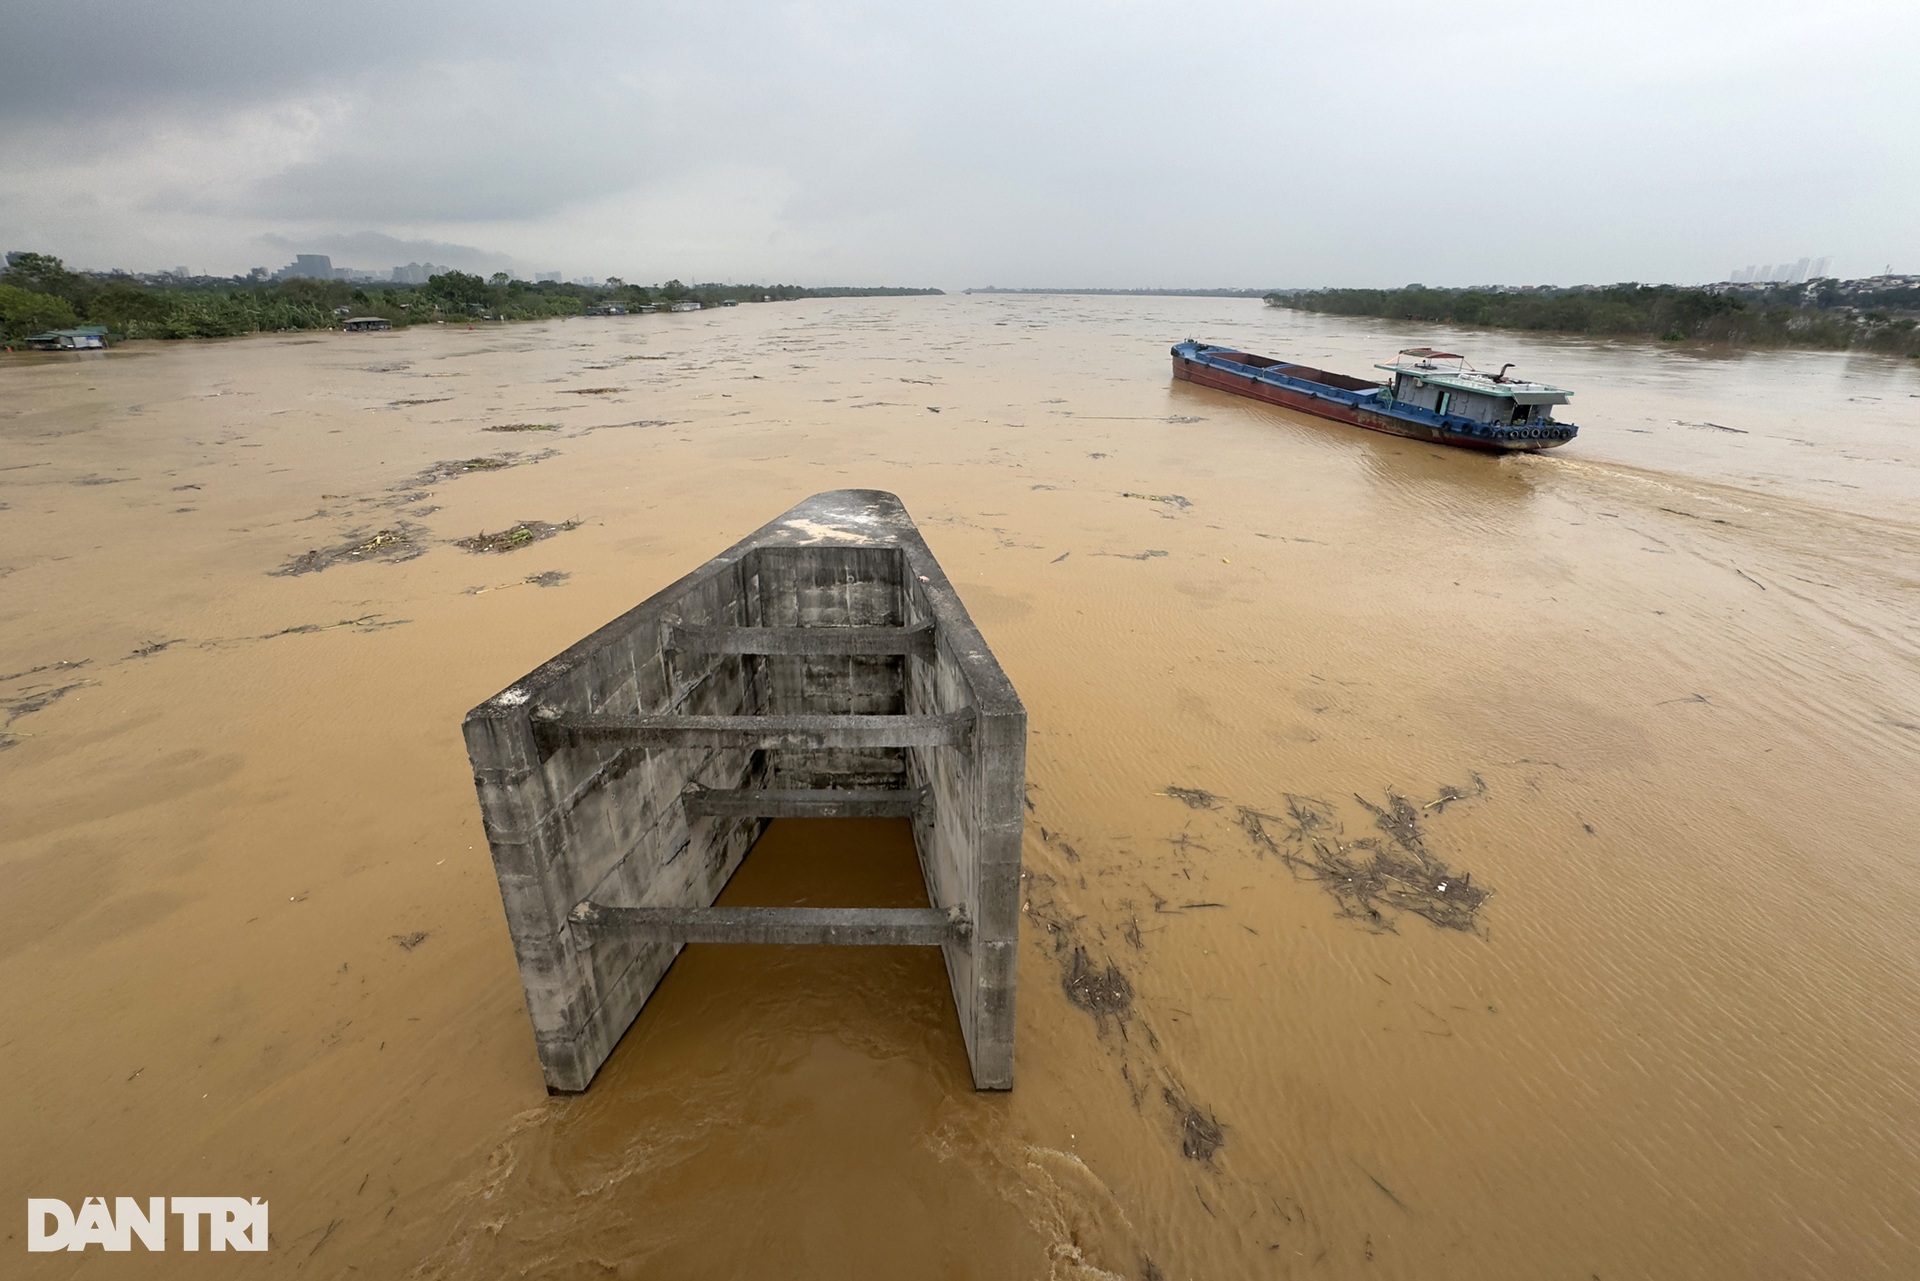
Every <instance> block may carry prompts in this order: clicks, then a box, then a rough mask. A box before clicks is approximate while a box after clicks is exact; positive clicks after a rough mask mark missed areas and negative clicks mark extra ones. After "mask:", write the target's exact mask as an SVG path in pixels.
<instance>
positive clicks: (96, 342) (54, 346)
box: [27, 325, 107, 351]
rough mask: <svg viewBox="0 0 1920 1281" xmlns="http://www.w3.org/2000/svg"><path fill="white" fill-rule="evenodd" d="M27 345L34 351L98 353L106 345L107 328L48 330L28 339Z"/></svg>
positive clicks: (84, 327) (96, 326) (90, 327)
mask: <svg viewBox="0 0 1920 1281" xmlns="http://www.w3.org/2000/svg"><path fill="white" fill-rule="evenodd" d="M27 345H28V346H29V347H32V348H33V349H34V350H35V351H99V350H100V349H101V348H103V347H105V346H106V345H107V327H106V326H105V325H80V326H78V327H77V328H74V329H49V330H48V331H47V332H46V333H44V334H34V335H32V336H31V337H29V338H28V339H27Z"/></svg>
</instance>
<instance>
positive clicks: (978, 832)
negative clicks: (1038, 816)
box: [906, 534, 1027, 1090]
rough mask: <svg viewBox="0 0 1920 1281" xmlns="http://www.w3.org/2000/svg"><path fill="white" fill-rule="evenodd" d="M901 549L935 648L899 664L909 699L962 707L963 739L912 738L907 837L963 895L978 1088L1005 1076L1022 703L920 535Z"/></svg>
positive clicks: (967, 1014)
mask: <svg viewBox="0 0 1920 1281" xmlns="http://www.w3.org/2000/svg"><path fill="white" fill-rule="evenodd" d="M915 544H916V545H910V546H909V547H908V548H907V549H906V555H907V567H908V570H909V575H908V579H907V619H908V621H909V622H919V621H922V620H923V619H928V618H931V619H932V620H933V622H934V624H935V628H934V634H935V636H936V638H937V648H936V651H935V659H934V661H933V662H931V663H925V662H915V663H913V664H912V665H911V666H910V667H909V669H908V680H907V711H908V712H909V713H930V712H950V711H957V710H960V709H961V708H971V709H972V710H973V712H974V716H975V720H974V725H973V735H972V740H971V742H970V743H969V744H968V745H967V747H966V748H965V749H963V750H955V749H951V748H947V749H941V748H935V749H931V750H920V749H909V751H908V753H907V762H908V770H909V778H910V780H911V782H912V783H913V785H915V786H922V787H925V788H927V790H928V792H929V794H930V796H931V798H932V800H931V803H930V804H928V805H927V806H926V807H925V808H923V809H922V810H921V811H920V813H919V814H918V815H917V816H916V818H915V822H914V843H915V845H916V846H917V847H918V849H919V852H920V866H921V870H922V872H924V873H925V875H926V880H927V892H928V894H929V895H930V896H931V898H932V901H933V902H934V903H935V904H943V903H964V904H966V905H967V911H968V915H969V916H970V918H971V919H972V921H973V925H974V928H973V935H972V937H971V938H970V939H968V940H966V941H965V942H953V943H948V944H947V945H946V946H945V947H944V948H943V949H942V951H943V952H944V954H945V957H946V962H947V976H948V978H949V980H950V981H951V983H952V985H953V1003H954V1007H955V1009H956V1011H957V1012H958V1014H959V1016H960V1030H961V1032H962V1034H963V1035H964V1036H965V1037H966V1040H967V1056H968V1058H969V1060H970V1061H971V1063H972V1066H973V1083H974V1086H975V1088H976V1089H982V1090H1006V1089H1011V1088H1013V1020H1014V977H1015V962H1016V959H1017V956H1016V953H1017V950H1018V944H1019V934H1020V840H1021V831H1022V828H1023V825H1024V823H1025V819H1026V799H1027V792H1026V778H1027V713H1026V708H1024V707H1023V706H1022V705H1021V703H1020V698H1019V696H1018V695H1017V694H1015V693H1014V690H1013V685H1012V683H1011V682H1010V681H1008V680H1007V677H1006V673H1004V672H1002V671H1001V670H1000V665H999V663H998V662H996V661H995V660H994V657H993V654H992V652H991V651H989V650H988V649H987V643H986V641H985V639H983V638H982V637H981V635H980V632H979V629H978V628H976V627H975V626H974V625H973V620H972V619H971V618H970V617H968V615H967V611H966V607H965V606H964V605H962V604H961V603H960V598H959V596H958V595H956V594H955V593H954V591H953V586H952V584H951V583H949V582H948V581H947V577H946V575H945V573H943V572H942V571H941V569H940V566H939V564H938V563H937V562H935V561H934V559H933V556H932V555H931V554H930V553H929V552H928V551H927V550H926V545H925V544H924V543H919V542H918V536H917V534H916V536H915Z"/></svg>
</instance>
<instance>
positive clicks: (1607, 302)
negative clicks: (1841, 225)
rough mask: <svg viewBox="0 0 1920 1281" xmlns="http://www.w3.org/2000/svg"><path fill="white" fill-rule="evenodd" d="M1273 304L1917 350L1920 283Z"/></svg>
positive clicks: (1588, 330) (1363, 293)
mask: <svg viewBox="0 0 1920 1281" xmlns="http://www.w3.org/2000/svg"><path fill="white" fill-rule="evenodd" d="M1267 301H1268V302H1269V303H1271V304H1273V305H1274V306H1278V307H1290V308H1292V309H1294V310H1296V311H1314V312H1324V313H1326V314H1328V315H1335V316H1382V317H1386V318H1388V319H1392V320H1415V321H1444V322H1446V323H1448V324H1455V325H1482V326H1486V327H1487V328H1490V329H1532V330H1543V331H1550V332H1554V333H1572V334H1594V335H1605V336H1610V337H1642V338H1654V339H1659V340H1661V341H1663V342H1710V343H1728V344H1735V345H1741V346H1754V347H1819V348H1825V349H1828V350H1864V351H1878V352H1887V353H1890V354H1894V355H1901V356H1913V357H1920V326H1917V325H1916V319H1915V316H1914V315H1912V314H1909V315H1905V316H1902V315H1899V314H1897V313H1898V312H1899V311H1900V310H1909V311H1912V310H1914V309H1920V287H1914V286H1910V285H1905V284H1890V285H1889V286H1887V287H1876V286H1875V284H1874V282H1867V281H1837V280H1817V281H1814V282H1812V283H1810V284H1806V285H1761V286H1752V287H1741V288H1737V289H1726V288H1721V289H1695V288H1688V287H1685V286H1680V285H1641V284H1631V283H1629V284H1623V285H1608V286H1605V287H1602V288H1587V287H1582V288H1577V289H1529V290H1518V291H1511V292H1509V291H1505V290H1498V291H1496V290H1490V289H1429V288H1427V287H1426V286H1424V285H1408V286H1407V287H1406V288H1404V289H1316V290H1313V291H1310V292H1302V293H1292V294H1281V293H1273V294H1268V295H1267Z"/></svg>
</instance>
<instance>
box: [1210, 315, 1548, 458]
mask: <svg viewBox="0 0 1920 1281" xmlns="http://www.w3.org/2000/svg"><path fill="white" fill-rule="evenodd" d="M1443 362H1451V363H1450V364H1449V363H1443ZM1374 368H1376V369H1382V370H1385V371H1386V372H1387V373H1388V374H1389V375H1391V377H1390V378H1389V379H1388V380H1387V381H1385V382H1374V381H1369V380H1368V379H1364V378H1354V377H1352V376H1350V375H1348V374H1336V373H1329V372H1328V371H1326V370H1324V369H1314V368H1312V367H1311V366H1308V365H1294V364H1289V363H1287V362H1286V361H1283V360H1274V359H1273V358H1271V357H1269V356H1255V355H1252V354H1250V353H1248V352H1244V351H1235V350H1233V349H1232V348H1230V347H1215V346H1211V345H1209V344H1207V343H1202V342H1194V341H1188V342H1183V343H1180V344H1178V345H1177V346H1175V347H1174V349H1173V375H1174V377H1176V378H1184V379H1186V380H1187V381H1189V382H1194V383H1198V384H1200V385H1201V386H1202V387H1212V388H1214V389H1216V390H1218V391H1230V392H1232V393H1234V394H1235V395H1238V396H1250V397H1252V398H1253V399H1255V400H1264V401H1266V402H1267V403H1268V404H1270V405H1280V406H1282V407H1284V408H1287V409H1297V410H1299V411H1300V412H1302V413H1307V414H1316V415H1318V416H1319V417H1321V418H1331V419H1333V420H1335V421H1336V422H1343V423H1351V424H1352V425H1353V426H1355V427H1365V428H1367V429H1368V430H1370V431H1383V432H1386V433H1388V434H1389V435H1393V436H1405V437H1408V438H1409V439H1412V440H1429V441H1432V442H1434V443H1435V444H1439V445H1458V446H1460V447H1462V448H1465V449H1484V450H1490V451H1498V452H1502V453H1512V452H1529V451H1536V450H1542V449H1552V448H1553V447H1554V446H1556V445H1564V444H1566V443H1567V442H1568V441H1570V440H1572V439H1573V438H1574V437H1575V436H1576V435H1578V434H1579V431H1580V429H1579V428H1578V427H1575V426H1574V425H1573V424H1572V423H1563V422H1557V421H1555V419H1554V417H1553V406H1555V405H1564V404H1566V403H1567V402H1568V401H1569V400H1570V399H1571V398H1572V395H1573V393H1572V392H1569V391H1565V390H1563V389H1562V388H1559V387H1549V386H1547V385H1546V384H1545V383H1534V382H1524V381H1522V380H1520V379H1516V378H1508V377H1507V370H1508V369H1511V368H1513V366H1512V365H1507V366H1505V367H1504V368H1502V369H1501V371H1500V372H1499V373H1497V374H1484V373H1481V372H1480V371H1479V370H1477V369H1474V368H1472V367H1471V366H1469V365H1468V364H1467V362H1466V359H1465V357H1462V356H1458V355H1455V354H1454V353H1452V352H1446V351H1435V350H1433V349H1432V348H1431V347H1409V348H1406V349H1405V350H1402V351H1401V352H1399V353H1398V354H1397V355H1396V356H1395V358H1394V359H1393V361H1392V362H1390V363H1388V364H1383V365H1376V366H1374Z"/></svg>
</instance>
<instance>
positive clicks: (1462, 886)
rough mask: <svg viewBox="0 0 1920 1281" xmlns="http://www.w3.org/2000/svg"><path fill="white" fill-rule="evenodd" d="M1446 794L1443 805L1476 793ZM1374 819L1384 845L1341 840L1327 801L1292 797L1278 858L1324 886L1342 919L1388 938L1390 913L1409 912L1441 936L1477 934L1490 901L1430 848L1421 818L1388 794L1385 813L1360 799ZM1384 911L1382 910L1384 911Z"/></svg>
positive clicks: (1468, 876) (1373, 840) (1406, 802)
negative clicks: (1287, 827) (1286, 841)
mask: <svg viewBox="0 0 1920 1281" xmlns="http://www.w3.org/2000/svg"><path fill="white" fill-rule="evenodd" d="M1453 790H1454V791H1455V792H1459V793H1460V794H1459V795H1456V796H1452V797H1448V796H1445V795H1443V796H1442V798H1441V800H1440V801H1439V802H1437V804H1440V805H1442V806H1444V805H1445V804H1446V803H1447V802H1449V801H1452V800H1464V799H1466V798H1467V796H1468V795H1471V793H1466V792H1462V791H1461V789H1458V788H1456V789H1453ZM1354 799H1355V800H1356V801H1358V802H1360V804H1361V806H1362V807H1364V808H1365V809H1366V810H1367V811H1368V812H1369V813H1371V814H1372V815H1373V819H1374V826H1375V827H1377V828H1379V829H1380V831H1381V832H1382V833H1384V834H1385V835H1386V837H1387V838H1388V839H1387V840H1385V841H1381V840H1378V839H1376V838H1373V837H1362V838H1360V839H1359V840H1355V841H1343V840H1342V839H1341V838H1340V829H1339V825H1338V824H1337V822H1336V821H1335V820H1334V818H1333V811H1332V808H1331V807H1330V806H1328V805H1327V803H1326V802H1324V801H1320V800H1315V799H1312V798H1307V797H1299V796H1289V797H1288V798H1287V805H1288V814H1289V819H1290V821H1291V822H1292V823H1293V831H1292V832H1291V833H1289V838H1288V839H1289V846H1290V848H1288V849H1287V850H1286V851H1285V852H1284V853H1282V855H1281V857H1282V858H1283V859H1284V860H1285V861H1286V864H1287V866H1288V867H1289V868H1290V869H1291V870H1292V871H1293V872H1294V873H1295V874H1296V875H1299V876H1303V877H1305V878H1307V879H1309V880H1314V881H1317V882H1319V883H1320V885H1321V887H1322V888H1324V889H1325V890H1326V891H1327V893H1328V894H1330V895H1332V896H1333V899H1334V901H1335V902H1336V903H1338V904H1339V906H1340V915H1341V916H1344V917H1348V918H1350V919H1352V920H1356V921H1359V922H1360V923H1361V924H1363V925H1365V926H1367V927H1368V928H1369V929H1373V930H1378V931H1383V932H1384V931H1391V930H1393V929H1394V920H1393V917H1392V916H1390V915H1388V913H1389V912H1411V913H1413V914H1414V915H1415V916H1420V917H1424V918H1425V919H1426V920H1427V921H1429V922H1430V923H1432V924H1434V925H1437V926H1439V927H1440V928H1441V929H1448V930H1462V931H1466V932H1469V933H1471V932H1473V931H1474V930H1475V928H1476V926H1477V924H1478V916H1479V911H1480V908H1481V907H1482V906H1483V905H1484V904H1485V903H1486V901H1487V899H1488V898H1490V897H1491V896H1492V894H1493V891H1492V890H1489V889H1487V888H1486V887H1485V886H1480V885H1475V884H1474V883H1473V876H1472V874H1471V873H1468V872H1455V871H1454V870H1453V869H1452V868H1450V867H1448V866H1447V864H1446V863H1445V862H1444V861H1443V860H1441V859H1440V858H1438V857H1437V856H1436V855H1434V854H1433V852H1432V851H1431V850H1429V849H1428V848H1427V845H1426V838H1425V834H1424V833H1423V832H1422V831H1421V829H1420V812H1419V810H1418V809H1416V808H1415V807H1414V805H1413V803H1412V802H1411V801H1409V800H1407V799H1406V798H1405V797H1404V796H1401V795H1399V794H1398V793H1396V792H1392V791H1389V792H1388V793H1387V803H1386V805H1385V806H1380V805H1375V804H1374V803H1373V802H1371V801H1369V800H1367V799H1366V798H1365V797H1363V796H1359V795H1356V796H1355V797H1354ZM1383 908H1384V909H1386V911H1383V910H1382V909H1383Z"/></svg>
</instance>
